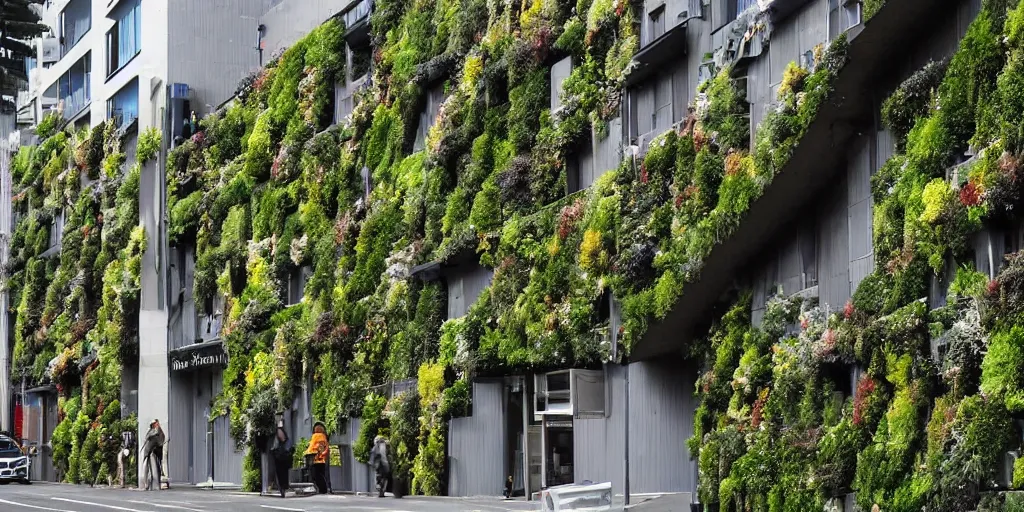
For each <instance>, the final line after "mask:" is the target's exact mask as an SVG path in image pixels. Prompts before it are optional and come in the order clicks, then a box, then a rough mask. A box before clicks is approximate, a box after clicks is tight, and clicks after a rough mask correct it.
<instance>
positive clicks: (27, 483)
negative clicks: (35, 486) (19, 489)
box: [18, 478, 32, 485]
mask: <svg viewBox="0 0 1024 512" xmlns="http://www.w3.org/2000/svg"><path fill="white" fill-rule="evenodd" d="M18 483H19V484H21V485H32V481H31V480H29V479H28V478H26V479H24V480H19V481H18Z"/></svg>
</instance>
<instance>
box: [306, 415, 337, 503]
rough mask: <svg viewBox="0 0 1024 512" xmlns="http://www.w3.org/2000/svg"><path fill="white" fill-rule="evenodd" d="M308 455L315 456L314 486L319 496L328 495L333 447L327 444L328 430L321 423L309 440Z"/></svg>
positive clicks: (315, 426) (316, 425) (314, 426)
mask: <svg viewBox="0 0 1024 512" xmlns="http://www.w3.org/2000/svg"><path fill="white" fill-rule="evenodd" d="M306 455H312V456H313V485H316V491H317V493H319V494H327V462H328V461H329V460H331V447H330V445H329V444H327V428H326V427H324V424H323V423H320V422H319V421H318V422H316V424H315V425H313V438H312V439H310V440H309V448H307V449H306Z"/></svg>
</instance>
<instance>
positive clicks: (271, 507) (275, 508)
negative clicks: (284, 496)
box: [260, 505, 306, 512]
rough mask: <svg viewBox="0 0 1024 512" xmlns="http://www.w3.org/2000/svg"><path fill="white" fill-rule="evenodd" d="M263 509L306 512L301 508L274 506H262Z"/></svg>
mask: <svg viewBox="0 0 1024 512" xmlns="http://www.w3.org/2000/svg"><path fill="white" fill-rule="evenodd" d="M260 506H261V507H263V508H269V509H271V510H285V511H287V512H306V511H305V510H303V509H301V508H288V507H275V506H273V505H260Z"/></svg>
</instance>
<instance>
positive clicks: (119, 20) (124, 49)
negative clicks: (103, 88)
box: [107, 0, 142, 76]
mask: <svg viewBox="0 0 1024 512" xmlns="http://www.w3.org/2000/svg"><path fill="white" fill-rule="evenodd" d="M141 9H142V3H141V0H135V1H134V2H126V3H125V4H123V5H121V6H120V7H118V10H117V11H115V13H114V14H112V15H111V16H112V17H113V18H114V20H115V21H114V27H113V28H111V29H110V32H107V76H110V75H112V74H114V73H115V72H117V70H119V69H121V68H122V67H124V65H125V64H127V63H128V61H130V60H132V57H135V56H136V55H138V54H139V52H140V51H141V50H142V10H141Z"/></svg>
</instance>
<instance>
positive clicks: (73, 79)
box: [57, 53, 92, 119]
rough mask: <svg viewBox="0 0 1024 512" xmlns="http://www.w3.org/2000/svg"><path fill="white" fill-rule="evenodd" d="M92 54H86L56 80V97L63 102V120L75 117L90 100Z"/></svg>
mask: <svg viewBox="0 0 1024 512" xmlns="http://www.w3.org/2000/svg"><path fill="white" fill-rule="evenodd" d="M91 79H92V54H91V53H87V54H85V56H84V57H82V58H81V59H79V60H78V62H76V63H74V64H73V65H72V66H71V69H69V70H68V72H67V73H64V74H63V75H62V76H61V77H60V78H58V79H57V97H58V99H60V100H61V101H63V102H64V119H70V118H72V117H74V116H75V115H77V114H78V113H79V112H81V111H82V109H83V108H85V107H86V106H87V105H88V104H89V102H90V101H91V100H92V95H91V91H90V86H89V82H90V81H91Z"/></svg>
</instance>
